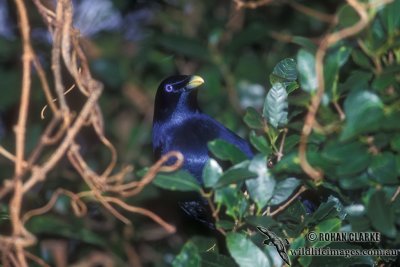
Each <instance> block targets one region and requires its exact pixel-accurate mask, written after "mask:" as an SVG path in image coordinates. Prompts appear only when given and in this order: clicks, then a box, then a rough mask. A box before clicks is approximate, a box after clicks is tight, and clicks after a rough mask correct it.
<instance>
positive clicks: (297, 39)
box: [292, 36, 317, 53]
mask: <svg viewBox="0 0 400 267" xmlns="http://www.w3.org/2000/svg"><path fill="white" fill-rule="evenodd" d="M292 42H293V43H294V44H298V45H300V46H301V47H303V48H304V49H305V50H308V51H310V52H312V53H315V52H316V51H317V46H316V45H315V43H314V42H313V41H312V40H310V39H308V38H305V37H302V36H293V38H292Z"/></svg>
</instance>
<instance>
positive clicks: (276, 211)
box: [263, 185, 307, 217]
mask: <svg viewBox="0 0 400 267" xmlns="http://www.w3.org/2000/svg"><path fill="white" fill-rule="evenodd" d="M306 190H307V188H306V187H305V186H304V185H303V186H301V187H300V189H299V191H297V192H296V194H294V195H293V196H292V197H291V198H290V199H289V200H288V201H286V202H285V203H284V204H283V205H282V206H279V207H278V208H277V209H276V210H274V211H273V212H271V213H269V214H267V215H268V216H271V217H273V216H275V215H277V214H278V213H279V212H281V211H283V210H284V209H286V208H287V207H288V206H289V205H290V204H291V203H292V202H293V201H294V200H296V199H297V197H298V196H299V195H300V194H301V193H303V192H304V191H306ZM263 215H265V214H263Z"/></svg>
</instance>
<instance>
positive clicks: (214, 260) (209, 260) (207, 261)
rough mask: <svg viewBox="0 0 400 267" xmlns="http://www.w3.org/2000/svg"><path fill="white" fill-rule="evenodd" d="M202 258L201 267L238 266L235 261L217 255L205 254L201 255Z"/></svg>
mask: <svg viewBox="0 0 400 267" xmlns="http://www.w3.org/2000/svg"><path fill="white" fill-rule="evenodd" d="M200 256H201V267H237V266H238V265H237V264H236V263H235V262H234V261H233V259H231V258H229V257H227V256H225V255H221V254H217V253H210V252H204V253H201V254H200Z"/></svg>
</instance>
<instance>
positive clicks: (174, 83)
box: [153, 75, 253, 228]
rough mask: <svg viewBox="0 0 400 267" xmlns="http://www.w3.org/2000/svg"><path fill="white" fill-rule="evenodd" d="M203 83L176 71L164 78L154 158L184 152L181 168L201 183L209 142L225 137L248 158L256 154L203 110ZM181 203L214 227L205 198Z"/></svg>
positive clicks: (157, 106) (155, 124) (156, 116)
mask: <svg viewBox="0 0 400 267" xmlns="http://www.w3.org/2000/svg"><path fill="white" fill-rule="evenodd" d="M203 83H204V81H203V79H202V78H201V77H199V76H185V75H177V76H171V77H169V78H167V79H165V80H164V81H163V82H161V84H160V86H159V87H158V90H157V94H156V99H155V105H154V118H153V152H154V156H155V158H156V159H159V158H160V157H161V156H162V155H164V154H166V153H168V152H169V151H173V150H176V151H179V152H181V153H182V154H183V156H184V163H183V167H182V168H183V169H185V170H187V171H188V172H190V173H191V174H192V175H193V176H194V177H195V178H196V179H197V181H198V182H199V183H200V184H202V183H203V181H202V170H203V167H204V166H205V164H206V163H207V161H208V160H209V158H210V152H209V151H208V146H207V144H208V142H210V141H212V140H215V139H223V140H225V141H226V142H229V143H231V144H233V145H235V146H236V147H238V148H239V149H240V150H241V151H243V152H244V153H245V154H246V155H247V156H248V157H249V158H250V157H252V156H253V153H252V151H251V148H250V146H249V144H248V143H247V142H246V141H245V140H244V139H242V138H240V137H239V136H237V135H236V134H235V133H233V132H232V131H230V130H229V129H227V128H226V127H225V126H223V125H222V124H221V123H219V122H218V121H216V120H215V119H213V118H211V117H210V116H208V115H206V114H204V113H202V112H201V110H200V108H199V106H198V103H197V88H198V87H199V86H200V85H202V84H203ZM167 163H168V162H167ZM171 163H172V162H171ZM179 204H180V206H181V208H182V209H183V210H184V211H185V212H186V213H187V214H189V215H190V216H191V217H193V218H195V219H196V220H198V221H201V222H203V223H204V224H206V225H207V226H208V227H210V228H214V224H213V222H212V216H211V211H210V209H209V207H208V205H207V202H206V200H205V199H202V198H201V197H200V196H196V197H193V198H192V199H185V201H184V202H180V203H179Z"/></svg>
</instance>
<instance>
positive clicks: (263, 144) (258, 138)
mask: <svg viewBox="0 0 400 267" xmlns="http://www.w3.org/2000/svg"><path fill="white" fill-rule="evenodd" d="M250 143H251V144H252V145H253V146H254V147H255V148H256V149H257V150H258V151H260V152H261V153H263V154H264V155H269V154H271V153H272V148H271V146H270V145H269V144H268V141H267V139H266V138H265V137H264V136H262V135H257V134H256V132H254V131H251V132H250Z"/></svg>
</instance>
